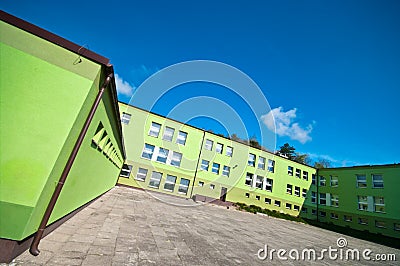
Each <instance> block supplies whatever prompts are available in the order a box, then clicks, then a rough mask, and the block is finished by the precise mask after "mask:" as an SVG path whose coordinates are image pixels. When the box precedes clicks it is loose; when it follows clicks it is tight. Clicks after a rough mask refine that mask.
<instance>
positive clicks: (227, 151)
mask: <svg viewBox="0 0 400 266" xmlns="http://www.w3.org/2000/svg"><path fill="white" fill-rule="evenodd" d="M225 155H226V156H229V157H232V155H233V147H231V146H226V149H225Z"/></svg>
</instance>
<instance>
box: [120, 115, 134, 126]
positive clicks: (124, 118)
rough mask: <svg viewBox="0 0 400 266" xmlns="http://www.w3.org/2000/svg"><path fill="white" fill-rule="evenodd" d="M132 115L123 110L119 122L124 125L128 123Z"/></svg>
mask: <svg viewBox="0 0 400 266" xmlns="http://www.w3.org/2000/svg"><path fill="white" fill-rule="evenodd" d="M131 118H132V115H131V114H128V113H125V112H123V113H122V116H121V123H122V124H125V125H129V122H130V121H131Z"/></svg>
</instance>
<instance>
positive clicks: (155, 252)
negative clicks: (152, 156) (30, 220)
mask: <svg viewBox="0 0 400 266" xmlns="http://www.w3.org/2000/svg"><path fill="white" fill-rule="evenodd" d="M339 238H343V239H345V241H346V242H347V245H346V246H343V247H338V245H337V240H338V239H339ZM329 248H331V249H336V250H337V251H336V253H335V251H332V252H333V253H332V254H333V255H334V254H337V255H338V257H337V258H336V259H331V258H329V254H328V253H325V254H324V259H323V260H318V259H316V260H312V259H311V260H308V259H305V260H302V259H301V254H302V252H305V253H304V254H305V257H307V255H308V253H307V252H311V250H315V251H316V253H317V256H320V255H321V251H322V250H323V249H329ZM39 249H40V250H41V253H40V255H39V256H38V257H33V256H32V255H30V254H29V252H28V251H26V252H24V253H23V254H21V255H20V256H19V257H17V258H16V259H15V260H14V261H13V262H12V263H11V264H10V265H266V264H272V265H283V264H285V265H310V264H311V265H376V264H377V261H372V260H365V259H363V257H362V254H361V252H363V251H364V250H366V249H369V250H371V252H372V253H371V256H370V257H371V258H375V257H374V255H376V254H378V253H380V254H386V255H387V254H389V255H390V254H394V256H396V261H386V262H384V263H381V264H383V265H399V262H398V261H399V260H400V250H398V249H394V248H390V247H386V246H383V245H379V244H375V243H372V242H368V241H364V240H360V239H356V238H353V237H350V236H344V235H341V234H338V233H335V232H331V231H327V230H324V229H321V228H317V227H313V226H310V225H306V224H302V223H297V222H291V221H286V220H282V219H276V218H272V217H268V216H261V215H255V214H251V213H246V212H241V211H237V210H234V209H233V208H230V209H226V208H225V207H221V206H214V205H203V204H197V203H194V202H193V201H191V200H186V199H181V198H177V197H173V196H168V195H160V194H156V193H148V192H145V191H141V190H135V189H130V188H125V187H115V188H113V189H112V190H110V191H109V192H107V193H106V194H104V195H103V196H102V197H100V198H99V199H97V200H96V201H95V202H93V203H92V204H91V205H90V206H88V207H87V208H85V209H84V210H82V211H81V212H79V213H78V214H76V215H75V216H74V217H72V218H71V219H70V220H69V221H67V222H66V223H64V224H63V225H61V226H60V227H59V228H57V229H56V230H55V231H54V232H52V233H51V234H49V235H48V236H46V237H45V238H44V239H43V240H42V241H41V244H40V246H39ZM279 249H281V250H283V251H285V252H286V253H285V254H283V255H282V254H280V255H279V256H281V257H283V258H286V260H284V259H282V258H279V256H278V250H279ZM356 249H357V250H358V251H359V252H360V259H359V260H352V257H351V256H350V255H351V254H350V253H351V252H355V250H356ZM266 250H267V255H268V256H267V257H266V258H265V259H264V260H261V259H260V258H259V256H258V255H257V254H259V255H261V257H262V256H264V255H265V254H266V253H265V251H266ZM272 250H273V251H272ZM349 250H350V253H349V254H350V255H349V256H350V260H347V261H346V260H344V259H343V258H342V259H340V252H342V256H345V255H346V252H349ZM283 251H280V252H283ZM271 252H272V253H271ZM296 252H297V253H299V254H300V255H299V259H298V260H297V259H295V258H296V254H297V253H296ZM271 254H272V259H271ZM332 254H331V255H332ZM289 255H290V256H289Z"/></svg>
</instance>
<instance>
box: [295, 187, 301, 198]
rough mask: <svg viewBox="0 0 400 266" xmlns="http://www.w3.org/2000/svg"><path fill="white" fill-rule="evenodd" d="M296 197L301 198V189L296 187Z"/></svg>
mask: <svg viewBox="0 0 400 266" xmlns="http://www.w3.org/2000/svg"><path fill="white" fill-rule="evenodd" d="M294 195H295V196H296V197H300V187H294Z"/></svg>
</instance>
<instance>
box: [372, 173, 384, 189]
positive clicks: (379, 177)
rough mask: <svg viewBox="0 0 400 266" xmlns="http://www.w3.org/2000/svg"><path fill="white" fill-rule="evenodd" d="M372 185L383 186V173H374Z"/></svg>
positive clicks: (375, 186)
mask: <svg viewBox="0 0 400 266" xmlns="http://www.w3.org/2000/svg"><path fill="white" fill-rule="evenodd" d="M372 187H373V188H383V176H382V175H372Z"/></svg>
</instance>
